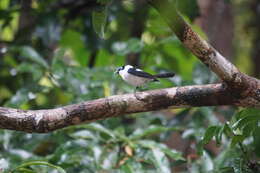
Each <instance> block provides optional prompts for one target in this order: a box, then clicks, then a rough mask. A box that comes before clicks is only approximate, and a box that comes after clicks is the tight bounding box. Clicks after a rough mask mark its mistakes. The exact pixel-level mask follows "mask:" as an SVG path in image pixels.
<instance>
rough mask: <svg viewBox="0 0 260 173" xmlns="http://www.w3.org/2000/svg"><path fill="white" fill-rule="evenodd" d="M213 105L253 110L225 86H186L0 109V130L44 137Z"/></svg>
mask: <svg viewBox="0 0 260 173" xmlns="http://www.w3.org/2000/svg"><path fill="white" fill-rule="evenodd" d="M216 105H237V106H252V105H245V104H244V102H243V100H236V99H235V98H233V97H232V96H231V94H230V91H229V90H228V89H227V88H226V86H225V84H211V85H197V86H185V87H175V88H166V89H159V90H151V91H147V92H139V93H136V94H124V95H115V96H110V97H107V98H101V99H97V100H92V101H87V102H83V103H79V104H74V105H68V106H64V107H60V108H55V109H48V110H35V111H33V110H29V111H25V110H20V109H12V108H3V107H0V119H1V121H0V128H3V129H11V130H18V131H25V132H37V133H47V132H50V131H53V130H56V129H60V128H63V127H66V126H70V125H75V124H80V123H83V122H91V121H96V120H100V119H105V118H109V117H115V116H119V115H123V114H130V113H137V112H148V111H155V110H160V109H166V108H180V107H192V106H216Z"/></svg>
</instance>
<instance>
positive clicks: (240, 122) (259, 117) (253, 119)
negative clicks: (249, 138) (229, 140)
mask: <svg viewBox="0 0 260 173" xmlns="http://www.w3.org/2000/svg"><path fill="white" fill-rule="evenodd" d="M259 120H260V115H257V114H253V115H248V116H246V117H244V118H241V119H239V120H238V121H237V122H236V123H235V124H234V125H233V126H232V128H233V129H234V130H236V129H242V128H243V127H244V126H246V125H247V124H249V123H252V122H258V121H259Z"/></svg>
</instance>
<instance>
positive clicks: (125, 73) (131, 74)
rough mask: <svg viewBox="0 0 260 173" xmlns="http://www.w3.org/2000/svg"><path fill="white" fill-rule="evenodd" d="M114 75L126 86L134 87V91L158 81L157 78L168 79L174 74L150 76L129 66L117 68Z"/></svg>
mask: <svg viewBox="0 0 260 173" xmlns="http://www.w3.org/2000/svg"><path fill="white" fill-rule="evenodd" d="M115 73H117V74H119V75H120V76H121V77H122V79H123V80H124V81H125V82H127V83H128V84H130V85H133V86H135V87H136V88H135V90H136V89H138V88H139V87H141V86H143V85H145V84H146V83H148V82H156V81H159V80H158V78H170V77H173V76H174V75H175V74H174V73H162V74H156V75H152V74H150V73H147V72H144V71H143V70H141V69H138V68H135V67H133V66H131V65H124V66H122V67H119V68H117V70H116V71H115Z"/></svg>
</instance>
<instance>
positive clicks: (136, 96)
mask: <svg viewBox="0 0 260 173" xmlns="http://www.w3.org/2000/svg"><path fill="white" fill-rule="evenodd" d="M138 89H140V87H139V86H137V87H135V91H134V96H135V98H136V99H137V100H140V101H143V100H142V98H141V97H140V96H138V94H137V92H136V91H137V90H138Z"/></svg>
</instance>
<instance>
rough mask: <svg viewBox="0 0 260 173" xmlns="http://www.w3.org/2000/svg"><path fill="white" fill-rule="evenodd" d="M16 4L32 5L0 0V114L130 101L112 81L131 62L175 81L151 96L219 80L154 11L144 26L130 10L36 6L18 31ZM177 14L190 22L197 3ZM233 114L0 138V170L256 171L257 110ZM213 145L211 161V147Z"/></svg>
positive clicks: (103, 1)
mask: <svg viewBox="0 0 260 173" xmlns="http://www.w3.org/2000/svg"><path fill="white" fill-rule="evenodd" d="M21 2H24V3H25V2H29V1H13V0H1V1H0V30H1V31H2V32H1V33H0V39H1V41H3V42H1V43H0V81H1V83H0V105H1V106H2V105H3V106H8V107H15V108H21V109H47V108H54V107H59V106H61V105H67V104H72V103H79V102H82V101H86V100H92V99H97V98H100V97H107V96H110V95H115V94H123V93H131V92H133V90H134V89H133V87H131V86H129V85H127V84H126V83H124V82H123V81H122V80H121V79H120V78H118V77H117V76H115V75H114V74H113V72H114V70H115V68H116V67H117V66H121V65H123V64H126V62H128V61H129V57H131V56H132V55H134V56H136V58H137V59H138V60H137V61H138V62H139V63H140V64H141V65H142V68H143V69H144V70H145V71H148V72H150V73H153V74H155V73H160V72H167V71H173V72H175V73H176V74H177V75H176V77H174V78H173V79H169V80H165V79H162V80H161V81H160V83H155V84H150V85H149V86H148V87H147V88H148V89H153V88H165V87H172V86H183V85H192V84H206V83H214V82H216V80H217V78H216V76H215V75H214V74H213V73H212V72H210V71H209V70H208V68H207V67H206V66H204V65H202V64H200V63H198V61H197V59H196V58H195V57H194V56H193V55H192V54H191V53H190V52H188V51H187V50H186V48H184V47H183V46H182V44H181V43H180V42H179V40H178V39H177V38H176V36H175V35H173V33H172V32H171V30H170V28H169V27H168V26H167V24H166V23H165V22H164V20H163V19H162V18H161V16H160V15H159V14H158V13H157V12H156V11H155V10H154V9H152V8H149V9H148V10H147V13H146V14H145V15H146V17H145V16H144V18H143V19H142V20H143V21H142V20H141V18H133V12H134V8H136V7H135V5H134V4H133V2H134V1H127V2H126V1H124V2H122V1H111V0H98V1H95V2H94V1H70V0H66V1H63V0H61V1H50V0H47V1H33V3H32V4H31V7H32V8H31V9H28V11H29V13H27V14H28V15H29V17H27V18H26V22H28V23H31V25H30V27H29V28H26V29H25V30H22V29H21V28H19V27H18V26H19V25H18V22H21V21H23V20H24V19H19V18H18V16H21V13H22V12H21V10H19V9H20V7H21V4H20V3H21ZM82 3H83V4H82ZM177 7H178V8H179V10H180V11H181V12H182V15H183V16H185V17H187V18H190V19H191V21H192V20H193V19H194V17H195V16H196V15H197V14H198V8H197V2H196V1H192V0H185V1H178V6H177ZM134 13H138V10H137V11H135V12H134ZM18 14H19V15H18ZM30 14H31V15H32V16H30ZM187 18H186V20H188V19H187ZM18 19H19V20H21V21H19V20H18ZM31 19H32V20H31ZM139 20H140V21H139ZM136 22H137V24H136ZM138 22H141V23H138ZM142 25H143V27H140V26H142ZM194 28H196V27H194ZM135 29H138V32H140V34H136V30H135ZM139 29H140V31H139ZM196 31H197V30H196ZM198 31H200V32H202V31H201V30H200V29H198ZM18 33H19V34H18ZM202 35H203V33H202ZM130 55H131V56H130ZM235 111H236V110H234V109H232V108H222V107H221V108H209V107H203V108H192V109H191V108H185V109H179V110H167V111H158V112H150V113H140V114H138V115H127V116H122V117H117V118H110V119H107V120H102V121H98V122H95V123H91V124H82V125H76V126H71V127H67V128H65V129H60V130H58V131H55V132H52V133H49V134H25V133H21V132H15V131H8V130H0V168H1V169H3V170H4V171H6V172H11V171H12V172H28V173H31V172H43V173H44V172H89V173H92V172H118V173H119V172H120V173H134V172H151V173H153V172H163V173H166V172H171V170H172V169H175V168H176V167H178V168H177V169H180V168H181V169H183V168H184V169H183V171H182V172H185V171H186V172H192V173H197V172H199V173H203V172H207V173H208V172H223V173H224V172H235V173H237V172H257V170H259V163H258V162H257V159H259V156H260V150H259V148H260V136H259V134H258V133H259V130H260V128H259V119H260V118H259V112H260V111H259V110H258V109H245V110H242V111H240V112H238V113H236V114H235ZM234 114H235V115H234ZM233 115H234V116H233ZM220 120H221V121H220ZM203 134H204V135H203ZM172 136H180V137H181V138H182V139H181V140H182V141H184V142H183V143H184V144H188V147H187V146H181V147H179V148H182V147H183V149H182V151H179V150H178V151H177V150H175V149H174V148H172V144H175V143H176V144H177V143H178V140H180V139H177V138H176V139H175V138H173V137H172ZM212 141H215V142H216V144H217V147H219V150H220V151H218V152H217V154H216V152H215V153H214V151H213V149H212V148H209V147H208V146H211V147H212V145H211V143H212ZM166 143H167V145H166ZM183 143H181V144H179V145H182V144H183ZM196 146H197V147H196ZM214 146H215V145H214ZM190 150H196V151H195V152H194V153H192V152H190ZM196 152H197V153H198V154H200V155H197V154H195V153H196ZM193 157H194V158H195V159H193ZM1 169H0V170H1ZM0 172H1V171H0Z"/></svg>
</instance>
